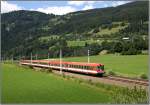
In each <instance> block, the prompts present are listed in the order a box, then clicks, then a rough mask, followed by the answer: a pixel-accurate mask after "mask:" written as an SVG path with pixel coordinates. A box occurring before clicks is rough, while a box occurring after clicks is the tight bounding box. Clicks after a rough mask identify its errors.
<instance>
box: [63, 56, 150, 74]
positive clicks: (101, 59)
mask: <svg viewBox="0 0 150 105" xmlns="http://www.w3.org/2000/svg"><path fill="white" fill-rule="evenodd" d="M64 60H65V61H76V62H87V56H86V57H69V58H64ZM90 62H95V63H103V64H104V65H105V70H106V71H110V70H112V71H114V72H117V73H118V74H120V75H125V76H134V77H137V76H139V75H140V74H142V73H145V74H147V75H148V55H131V56H128V55H125V56H117V55H111V54H110V55H97V56H90Z"/></svg>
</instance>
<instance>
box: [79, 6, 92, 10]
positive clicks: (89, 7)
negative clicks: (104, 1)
mask: <svg viewBox="0 0 150 105" xmlns="http://www.w3.org/2000/svg"><path fill="white" fill-rule="evenodd" d="M93 8H94V7H93V5H85V6H84V8H83V9H82V10H88V9H93Z"/></svg>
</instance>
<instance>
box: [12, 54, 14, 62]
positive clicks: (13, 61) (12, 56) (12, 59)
mask: <svg viewBox="0 0 150 105" xmlns="http://www.w3.org/2000/svg"><path fill="white" fill-rule="evenodd" d="M13 62H14V56H13V55H12V64H13Z"/></svg>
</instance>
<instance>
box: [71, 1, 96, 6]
mask: <svg viewBox="0 0 150 105" xmlns="http://www.w3.org/2000/svg"><path fill="white" fill-rule="evenodd" d="M95 2H97V1H68V4H69V5H75V6H81V5H84V4H88V5H92V4H94V3H95Z"/></svg>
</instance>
